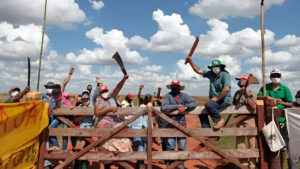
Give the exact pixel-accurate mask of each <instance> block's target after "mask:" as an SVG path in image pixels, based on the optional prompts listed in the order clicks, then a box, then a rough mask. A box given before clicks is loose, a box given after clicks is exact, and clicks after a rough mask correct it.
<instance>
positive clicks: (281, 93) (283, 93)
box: [258, 83, 293, 108]
mask: <svg viewBox="0 0 300 169" xmlns="http://www.w3.org/2000/svg"><path fill="white" fill-rule="evenodd" d="M258 95H261V96H262V95H263V88H261V89H260V91H259V92H258ZM266 96H271V97H273V98H275V99H281V100H282V101H284V102H293V97H292V94H291V91H290V89H289V88H288V87H286V86H284V85H282V84H281V83H280V86H279V89H277V90H276V91H274V90H273V85H272V83H268V84H266ZM277 107H278V108H285V107H286V106H284V105H282V104H277Z"/></svg>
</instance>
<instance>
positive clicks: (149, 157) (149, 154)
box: [147, 109, 152, 169]
mask: <svg viewBox="0 0 300 169" xmlns="http://www.w3.org/2000/svg"><path fill="white" fill-rule="evenodd" d="M147 169H152V109H149V110H148V126H147Z"/></svg>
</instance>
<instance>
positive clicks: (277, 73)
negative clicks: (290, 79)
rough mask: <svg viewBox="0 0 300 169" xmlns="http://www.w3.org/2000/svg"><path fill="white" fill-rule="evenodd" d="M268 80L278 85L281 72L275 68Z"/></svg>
mask: <svg viewBox="0 0 300 169" xmlns="http://www.w3.org/2000/svg"><path fill="white" fill-rule="evenodd" d="M270 79H271V81H272V83H273V84H279V83H280V81H281V79H282V76H281V72H280V70H279V69H277V68H275V69H273V70H272V71H271V72H270Z"/></svg>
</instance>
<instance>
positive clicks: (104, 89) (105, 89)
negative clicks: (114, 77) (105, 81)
mask: <svg viewBox="0 0 300 169" xmlns="http://www.w3.org/2000/svg"><path fill="white" fill-rule="evenodd" d="M105 91H108V87H107V86H101V87H100V88H99V93H102V92H105Z"/></svg>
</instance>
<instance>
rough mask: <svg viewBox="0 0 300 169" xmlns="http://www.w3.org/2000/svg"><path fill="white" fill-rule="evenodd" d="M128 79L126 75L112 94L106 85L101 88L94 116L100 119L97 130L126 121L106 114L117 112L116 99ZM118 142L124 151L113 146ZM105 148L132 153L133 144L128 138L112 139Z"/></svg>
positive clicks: (120, 117)
mask: <svg viewBox="0 0 300 169" xmlns="http://www.w3.org/2000/svg"><path fill="white" fill-rule="evenodd" d="M128 77H129V76H128V75H125V76H124V77H123V79H122V80H121V81H120V82H119V83H118V84H117V86H116V87H115V89H114V90H113V92H112V93H110V92H109V89H108V87H107V86H105V85H102V86H101V87H99V96H98V98H97V101H96V104H95V105H94V115H95V116H97V117H98V120H97V125H96V126H97V128H113V127H115V126H116V125H118V124H120V123H122V122H123V121H124V118H123V117H122V116H107V115H106V114H107V113H110V112H112V113H113V112H116V111H117V105H116V97H117V96H118V94H119V92H120V90H121V89H122V87H123V85H124V83H125V81H126V80H127V79H128ZM116 141H118V143H119V144H120V143H121V144H122V146H121V147H123V149H120V148H116V146H112V145H114V144H115V142H116ZM103 147H105V148H106V149H108V150H109V151H121V152H128V151H132V148H131V142H130V140H129V139H127V138H122V139H115V138H113V139H110V140H108V141H107V142H106V143H104V145H103ZM117 147H120V146H117ZM109 167H110V164H106V165H105V168H109Z"/></svg>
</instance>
